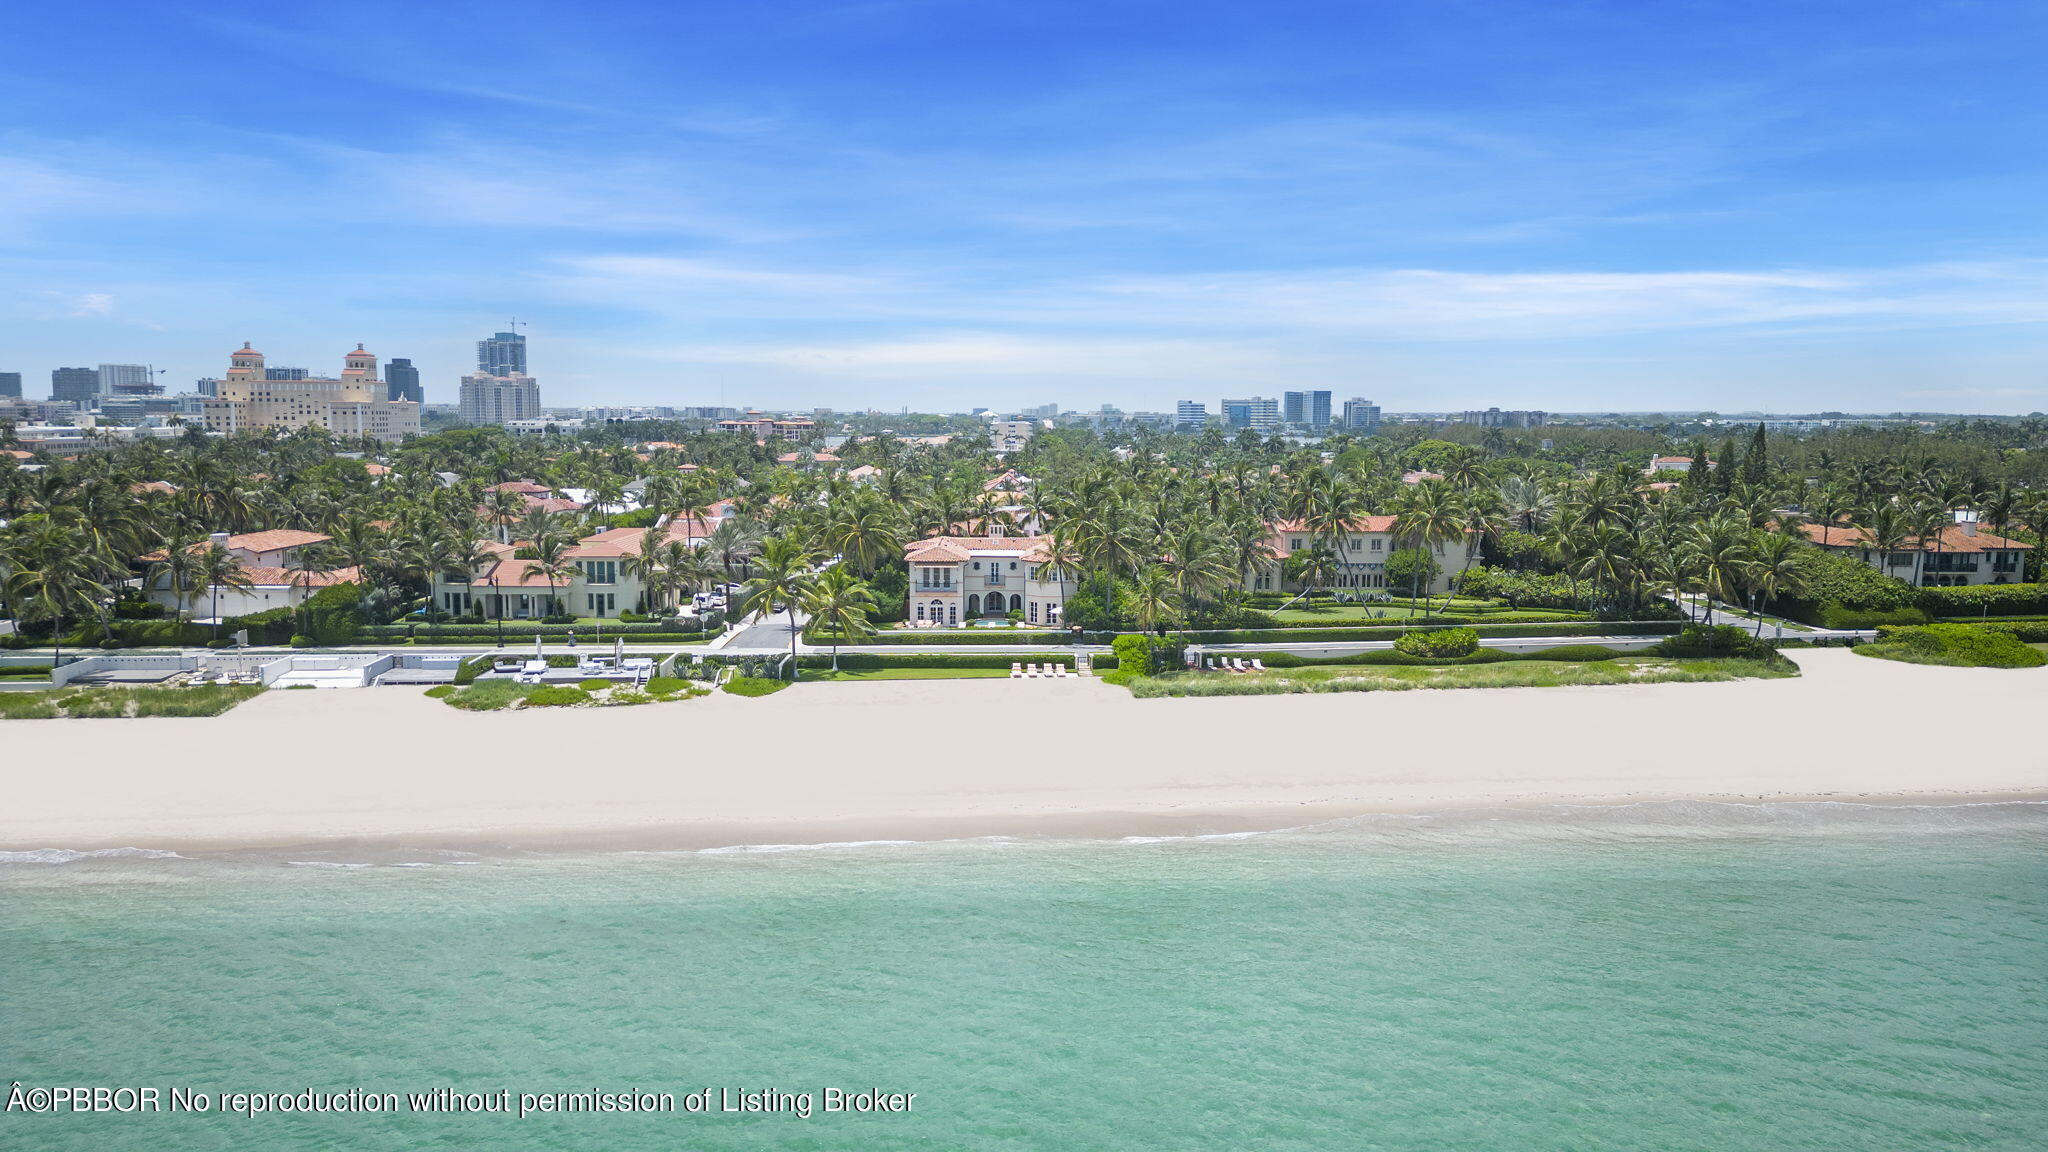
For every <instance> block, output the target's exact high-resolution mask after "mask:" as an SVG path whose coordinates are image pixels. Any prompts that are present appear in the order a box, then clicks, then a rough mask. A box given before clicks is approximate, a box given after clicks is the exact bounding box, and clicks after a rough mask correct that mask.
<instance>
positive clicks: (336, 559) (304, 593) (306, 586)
mask: <svg viewBox="0 0 2048 1152" xmlns="http://www.w3.org/2000/svg"><path fill="white" fill-rule="evenodd" d="M284 566H285V570H286V571H288V572H290V573H291V583H292V586H293V587H296V588H297V589H298V590H299V602H298V604H297V605H296V607H295V610H294V611H293V613H292V614H293V615H294V616H297V617H298V618H299V629H298V631H299V634H300V635H305V632H306V628H305V623H306V615H305V611H304V609H305V607H306V601H307V600H309V599H311V598H312V594H313V579H314V577H316V576H325V575H327V574H328V573H329V572H332V571H334V570H335V569H337V568H340V567H343V564H342V557H341V554H340V553H339V552H338V551H337V550H336V549H335V548H333V547H332V546H330V545H329V544H327V543H326V542H325V541H316V542H314V543H312V544H305V545H301V546H300V547H298V548H295V549H293V550H292V554H291V557H290V558H289V559H287V560H286V561H285V563H284Z"/></svg>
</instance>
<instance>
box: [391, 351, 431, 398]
mask: <svg viewBox="0 0 2048 1152" xmlns="http://www.w3.org/2000/svg"><path fill="white" fill-rule="evenodd" d="M384 382H385V383H386V384H388V385H390V389H391V391H390V395H388V396H387V397H386V399H389V400H410V401H412V402H413V403H415V404H424V403H426V402H427V392H426V389H424V388H422V387H420V370H419V369H417V368H415V367H413V366H412V361H410V360H402V359H398V358H396V357H394V358H392V359H390V360H386V361H385V362H384Z"/></svg>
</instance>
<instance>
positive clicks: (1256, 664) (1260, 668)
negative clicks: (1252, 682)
mask: <svg viewBox="0 0 2048 1152" xmlns="http://www.w3.org/2000/svg"><path fill="white" fill-rule="evenodd" d="M1265 670H1266V665H1265V662H1264V661H1262V660H1260V659H1259V658H1258V657H1256V656H1254V657H1252V671H1254V672H1264V671H1265Z"/></svg>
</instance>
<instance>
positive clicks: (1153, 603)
mask: <svg viewBox="0 0 2048 1152" xmlns="http://www.w3.org/2000/svg"><path fill="white" fill-rule="evenodd" d="M1179 600H1180V593H1179V590H1178V589H1176V588H1175V587H1174V584H1173V576H1172V574H1170V573H1169V572H1167V571H1166V569H1164V568H1162V567H1160V566H1159V565H1157V564H1149V565H1146V566H1145V567H1144V568H1141V569H1139V570H1138V578H1137V579H1136V580H1135V581H1133V582H1132V585H1131V610H1132V611H1133V612H1134V613H1135V614H1136V615H1137V617H1138V627H1139V628H1142V629H1144V630H1145V631H1147V632H1151V631H1157V630H1160V629H1163V627H1164V626H1165V624H1166V623H1167V622H1168V621H1170V620H1172V619H1173V618H1174V616H1175V613H1176V611H1177V608H1178V605H1179Z"/></svg>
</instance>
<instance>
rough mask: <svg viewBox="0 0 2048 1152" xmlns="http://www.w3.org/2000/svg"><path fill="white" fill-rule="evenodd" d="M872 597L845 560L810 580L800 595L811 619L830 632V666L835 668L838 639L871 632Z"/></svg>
mask: <svg viewBox="0 0 2048 1152" xmlns="http://www.w3.org/2000/svg"><path fill="white" fill-rule="evenodd" d="M874 606H875V598H874V595H873V594H872V593H870V592H869V591H868V586H867V585H866V584H863V583H862V582H861V581H860V580H859V579H858V578H857V577H855V576H854V574H853V573H852V572H850V571H848V570H847V568H846V565H845V564H834V565H833V566H832V567H830V568H827V569H826V570H825V571H824V574H823V575H821V576H819V577H818V578H817V580H816V581H814V582H813V584H812V586H811V589H810V592H809V593H808V594H807V595H805V597H804V610H805V611H806V612H809V613H810V614H811V620H812V621H813V622H815V623H818V624H821V625H823V626H824V627H825V628H826V630H827V631H829V632H830V633H831V636H832V670H833V671H834V672H837V671H839V642H840V641H841V640H858V639H860V638H861V637H863V636H868V635H871V634H872V633H873V632H874V630H875V629H874V625H873V624H870V623H869V622H868V612H869V611H870V610H871V609H873V608H874Z"/></svg>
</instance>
